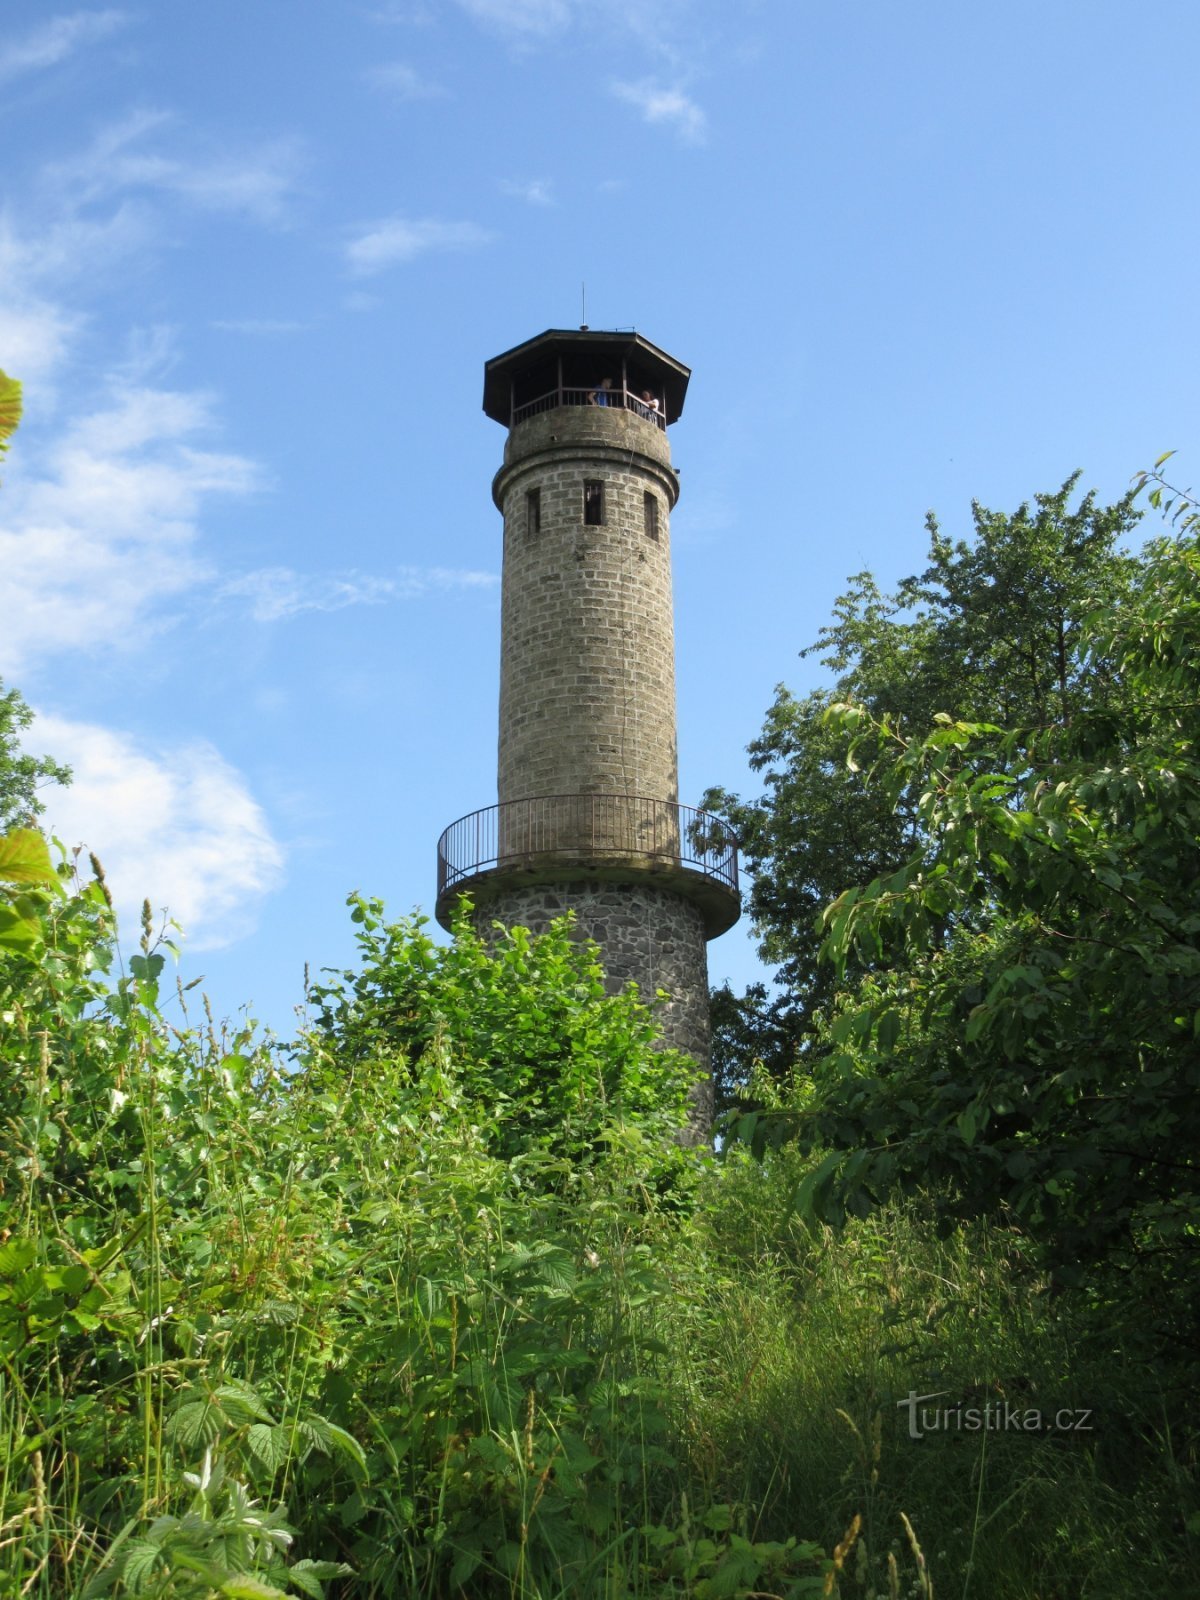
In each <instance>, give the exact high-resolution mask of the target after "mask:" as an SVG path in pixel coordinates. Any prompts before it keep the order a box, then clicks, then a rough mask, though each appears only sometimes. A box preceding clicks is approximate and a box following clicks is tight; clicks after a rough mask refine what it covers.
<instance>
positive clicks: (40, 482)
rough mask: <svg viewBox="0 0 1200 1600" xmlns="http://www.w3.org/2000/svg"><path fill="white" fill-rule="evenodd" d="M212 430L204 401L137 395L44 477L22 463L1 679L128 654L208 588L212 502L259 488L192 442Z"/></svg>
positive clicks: (119, 401)
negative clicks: (196, 590)
mask: <svg viewBox="0 0 1200 1600" xmlns="http://www.w3.org/2000/svg"><path fill="white" fill-rule="evenodd" d="M209 426H210V403H209V401H208V399H207V398H206V397H205V396H203V395H198V394H186V393H172V392H170V391H166V390H157V389H148V388H129V389H123V390H121V391H120V392H119V393H118V394H117V395H116V396H115V397H114V399H113V402H112V404H111V405H110V406H109V407H108V408H106V409H104V410H100V411H95V412H93V413H91V414H90V415H86V416H84V417H82V418H81V419H79V420H78V421H77V422H76V423H75V424H74V425H73V426H72V427H70V428H69V429H68V430H67V431H66V432H65V434H64V435H63V436H62V437H61V438H60V439H59V440H58V441H57V442H56V443H55V444H54V445H53V446H51V447H50V448H49V450H48V451H47V452H46V454H45V457H44V459H43V461H42V463H41V466H40V470H39V469H38V467H37V466H34V467H32V468H31V467H30V465H29V462H28V460H27V458H25V457H23V456H18V457H16V458H14V459H15V461H16V463H17V465H14V467H13V468H11V469H10V471H9V473H8V474H7V475H6V484H5V494H4V497H3V499H0V518H2V519H3V520H2V521H0V616H3V618H4V627H3V629H0V676H3V675H19V674H20V673H21V672H22V671H23V670H25V668H26V667H27V666H28V665H29V664H30V663H31V662H33V661H35V660H37V659H40V658H42V657H45V656H47V655H53V654H56V653H58V652H61V651H66V650H92V649H98V648H102V647H104V648H128V647H129V646H130V645H132V644H135V643H137V642H139V641H140V640H143V639H144V638H145V637H146V636H147V635H148V634H149V633H150V632H152V631H154V630H156V629H158V628H161V627H162V626H163V625H164V622H165V621H166V618H165V616H164V614H163V605H164V602H166V601H169V600H170V599H172V598H174V597H177V596H180V595H182V594H183V593H185V592H186V591H187V590H189V589H191V588H192V587H194V586H195V585H196V584H198V583H200V582H202V581H204V580H205V579H206V578H207V577H208V572H207V569H206V567H205V565H204V563H203V562H202V561H201V560H200V559H199V557H198V556H197V554H196V550H195V544H196V539H197V519H198V517H199V515H200V513H201V510H202V507H203V505H204V503H205V501H206V500H207V499H208V497H209V496H211V495H215V494H235V495H244V494H247V493H250V492H251V491H252V490H254V489H256V488H257V487H258V486H259V475H258V472H257V469H256V468H255V466H254V465H253V464H252V463H251V462H249V461H247V460H245V459H244V458H243V457H241V456H235V455H225V454H220V453H218V452H215V451H211V450H202V449H199V448H197V447H196V445H195V444H194V443H192V442H191V441H192V438H193V436H194V435H196V434H197V433H199V432H201V431H202V430H204V429H206V428H208V427H209Z"/></svg>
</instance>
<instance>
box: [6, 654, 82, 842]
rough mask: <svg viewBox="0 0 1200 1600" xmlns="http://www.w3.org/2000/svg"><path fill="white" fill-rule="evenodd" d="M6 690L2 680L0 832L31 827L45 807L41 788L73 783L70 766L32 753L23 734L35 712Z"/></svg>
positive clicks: (15, 694) (13, 693)
mask: <svg viewBox="0 0 1200 1600" xmlns="http://www.w3.org/2000/svg"><path fill="white" fill-rule="evenodd" d="M3 691H4V683H3V680H0V833H6V832H7V831H8V830H9V829H10V828H21V827H29V826H30V825H31V824H32V822H33V820H34V818H35V817H38V816H40V815H41V813H42V812H43V811H44V810H45V807H44V806H43V805H42V802H41V801H40V799H39V798H38V790H39V789H40V788H42V787H43V786H44V785H45V784H47V783H70V781H71V769H70V767H65V766H63V764H62V763H61V762H60V761H55V760H54V759H53V758H52V757H51V756H33V755H29V754H28V753H27V752H26V751H24V750H22V748H21V735H22V733H23V732H24V730H25V729H26V728H28V727H29V725H30V723H31V722H32V721H33V712H32V711H31V710H30V709H29V707H28V706H27V705H26V704H25V701H24V700H23V699H22V698H21V695H20V693H19V692H18V691H17V690H16V689H9V690H8V691H7V692H3Z"/></svg>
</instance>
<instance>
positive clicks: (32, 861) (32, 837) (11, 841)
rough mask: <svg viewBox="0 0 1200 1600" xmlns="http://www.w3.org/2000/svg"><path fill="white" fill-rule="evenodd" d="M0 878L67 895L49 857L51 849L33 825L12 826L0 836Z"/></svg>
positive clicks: (63, 895)
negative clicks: (11, 828)
mask: <svg viewBox="0 0 1200 1600" xmlns="http://www.w3.org/2000/svg"><path fill="white" fill-rule="evenodd" d="M0 878H2V879H4V880H5V881H6V882H8V883H21V884H25V885H26V886H28V887H33V888H39V889H52V890H53V891H54V892H55V894H57V895H60V896H62V897H63V898H65V897H66V890H65V889H64V888H63V886H62V883H61V881H60V879H59V876H58V873H57V872H55V870H54V866H53V863H52V862H51V860H50V849H49V846H48V845H47V844H46V841H45V839H44V838H43V836H42V835H41V834H40V833H38V831H37V829H36V828H14V829H13V830H12V832H11V833H6V834H5V835H4V836H3V838H0Z"/></svg>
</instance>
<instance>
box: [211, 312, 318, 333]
mask: <svg viewBox="0 0 1200 1600" xmlns="http://www.w3.org/2000/svg"><path fill="white" fill-rule="evenodd" d="M210 326H211V327H213V328H215V329H216V330H217V332H218V333H245V334H249V335H250V336H251V337H253V338H259V337H262V338H270V337H274V336H276V335H278V334H284V333H303V332H304V328H305V324H304V323H303V322H288V321H287V320H286V319H285V318H282V317H231V318H228V319H223V320H221V321H217V322H213V323H211V324H210Z"/></svg>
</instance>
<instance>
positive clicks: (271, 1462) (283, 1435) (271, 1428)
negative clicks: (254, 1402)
mask: <svg viewBox="0 0 1200 1600" xmlns="http://www.w3.org/2000/svg"><path fill="white" fill-rule="evenodd" d="M246 1448H247V1449H248V1450H249V1451H250V1453H251V1455H252V1456H254V1458H255V1460H256V1461H260V1462H261V1463H262V1465H263V1466H264V1467H266V1469H267V1471H268V1472H271V1473H275V1472H278V1471H279V1470H280V1468H281V1467H284V1466H286V1465H287V1460H288V1457H289V1456H290V1455H291V1453H292V1436H291V1431H290V1430H289V1429H288V1428H285V1427H283V1426H282V1425H281V1424H279V1423H269V1422H256V1423H254V1424H253V1426H252V1427H251V1428H250V1429H249V1430H248V1432H247V1434H246Z"/></svg>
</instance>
